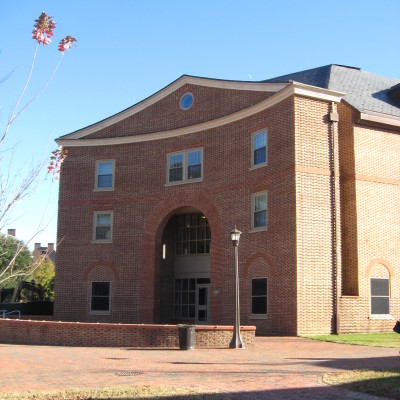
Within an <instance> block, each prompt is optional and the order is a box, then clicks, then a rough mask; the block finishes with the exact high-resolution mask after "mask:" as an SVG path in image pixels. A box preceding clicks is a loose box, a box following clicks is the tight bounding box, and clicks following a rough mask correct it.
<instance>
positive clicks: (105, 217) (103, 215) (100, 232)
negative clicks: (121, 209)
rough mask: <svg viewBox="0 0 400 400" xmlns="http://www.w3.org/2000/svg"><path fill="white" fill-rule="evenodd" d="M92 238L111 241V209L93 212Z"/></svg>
mask: <svg viewBox="0 0 400 400" xmlns="http://www.w3.org/2000/svg"><path fill="white" fill-rule="evenodd" d="M93 217H94V232H93V240H94V241H96V242H111V240H112V217H113V213H112V211H98V212H95V213H94V216H93Z"/></svg>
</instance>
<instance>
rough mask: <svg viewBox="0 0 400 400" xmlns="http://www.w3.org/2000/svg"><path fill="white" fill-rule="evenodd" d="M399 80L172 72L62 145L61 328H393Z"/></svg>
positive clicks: (399, 186)
mask: <svg viewBox="0 0 400 400" xmlns="http://www.w3.org/2000/svg"><path fill="white" fill-rule="evenodd" d="M399 83H400V81H399V80H395V79H390V78H385V77H381V76H376V75H373V74H370V73H367V72H364V71H361V70H359V69H357V68H351V67H344V66H338V65H329V66H325V67H320V68H315V69H312V70H307V71H302V72H298V73H294V74H290V75H286V76H281V77H278V78H274V79H269V80H266V81H263V82H236V81H222V80H213V79H205V78H198V77H191V76H182V77H181V78H179V79H178V80H176V81H175V82H173V83H171V84H170V85H169V86H167V87H165V88H164V89H162V90H160V91H159V92H157V93H155V94H154V95H153V96H151V97H149V98H147V99H145V100H143V101H142V102H140V103H138V104H136V105H134V106H132V107H130V108H128V109H126V110H124V111H122V112H120V113H119V114H116V115H114V116H112V117H110V118H107V119H105V120H103V121H100V122H98V123H96V124H94V125H91V126H89V127H86V128H84V129H81V130H79V131H76V132H73V133H71V134H68V135H65V136H62V137H60V138H59V139H58V140H57V143H58V144H60V145H62V146H63V147H64V148H67V149H68V156H67V158H66V160H65V162H64V164H63V168H62V173H61V180H60V193H59V216H58V241H59V242H61V244H60V245H59V246H58V249H57V259H56V261H57V263H56V285H55V318H56V319H59V320H67V321H68V320H69V321H71V320H72V321H102V322H121V323H122V322H128V323H175V322H182V321H187V322H191V323H194V322H195V323H206V324H232V323H233V314H234V313H233V303H234V270H233V264H234V252H233V246H232V243H231V239H230V231H231V230H232V229H233V228H234V227H235V225H236V226H237V228H238V229H239V230H241V231H242V236H241V238H240V244H239V270H240V271H239V274H240V299H241V323H242V324H251V325H256V326H257V332H258V333H259V334H290V335H296V334H313V333H330V332H334V331H337V330H340V331H341V332H352V331H358V332H368V331H371V332H372V331H384V330H391V329H392V327H393V325H394V322H395V320H396V319H397V318H399V317H400V245H399V238H400V136H399V133H400V99H399V97H400V85H399Z"/></svg>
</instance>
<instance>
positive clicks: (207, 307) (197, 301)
mask: <svg viewBox="0 0 400 400" xmlns="http://www.w3.org/2000/svg"><path fill="white" fill-rule="evenodd" d="M201 288H206V289H207V304H206V306H200V305H199V289H201ZM201 309H205V310H206V311H207V321H199V320H198V311H199V310H201ZM195 312H196V315H195V322H196V324H199V325H207V324H208V323H209V322H210V284H209V283H196V311H195Z"/></svg>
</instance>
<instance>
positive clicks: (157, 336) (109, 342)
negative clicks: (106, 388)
mask: <svg viewBox="0 0 400 400" xmlns="http://www.w3.org/2000/svg"><path fill="white" fill-rule="evenodd" d="M255 331H256V327H255V326H245V327H242V328H241V335H242V340H243V342H244V343H245V346H246V347H249V348H251V347H253V346H254V336H255ZM232 334H233V327H232V326H204V325H196V337H195V342H196V344H195V347H196V348H199V349H206V348H228V347H229V343H230V340H231V339H232ZM0 343H3V344H5V343H7V344H31V345H44V346H82V347H97V346H98V347H179V335H178V327H177V326H176V325H136V324H105V323H79V322H55V321H24V320H14V319H0Z"/></svg>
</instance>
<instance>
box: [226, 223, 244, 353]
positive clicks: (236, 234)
mask: <svg viewBox="0 0 400 400" xmlns="http://www.w3.org/2000/svg"><path fill="white" fill-rule="evenodd" d="M241 233H242V232H240V231H239V230H237V229H236V226H235V229H234V230H233V231H232V232H231V239H232V244H233V247H234V248H235V326H234V329H233V337H232V340H231V343H230V345H229V347H230V348H231V349H244V348H245V347H244V344H243V341H242V337H241V336H240V306H239V261H238V246H239V239H240V235H241Z"/></svg>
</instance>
